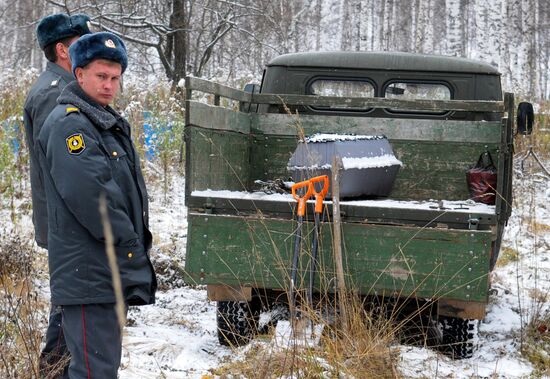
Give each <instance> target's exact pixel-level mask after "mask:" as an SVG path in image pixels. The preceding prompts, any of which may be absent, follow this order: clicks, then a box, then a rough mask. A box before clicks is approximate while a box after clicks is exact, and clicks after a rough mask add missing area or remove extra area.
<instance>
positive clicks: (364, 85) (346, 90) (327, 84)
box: [309, 79, 374, 112]
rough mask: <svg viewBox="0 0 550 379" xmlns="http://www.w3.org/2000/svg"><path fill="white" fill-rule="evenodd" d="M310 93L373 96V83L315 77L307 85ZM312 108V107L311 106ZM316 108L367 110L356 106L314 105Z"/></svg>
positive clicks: (339, 95)
mask: <svg viewBox="0 0 550 379" xmlns="http://www.w3.org/2000/svg"><path fill="white" fill-rule="evenodd" d="M309 90H310V93H311V94H312V95H318V96H338V97H374V85H373V84H372V83H370V82H368V81H362V80H345V79H344V80H340V79H317V80H315V81H314V82H312V83H311V84H310V86H309ZM312 108H313V107H312ZM314 109H318V110H345V111H363V112H365V111H368V110H369V109H367V108H358V107H342V106H338V107H315V108H314Z"/></svg>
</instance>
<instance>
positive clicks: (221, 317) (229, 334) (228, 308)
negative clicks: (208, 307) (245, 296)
mask: <svg viewBox="0 0 550 379" xmlns="http://www.w3.org/2000/svg"><path fill="white" fill-rule="evenodd" d="M259 317H260V307H257V306H256V302H247V301H218V310H217V312H216V320H217V324H218V341H219V342H220V344H221V345H224V346H242V345H246V344H247V343H248V342H249V341H250V340H251V339H252V337H254V335H255V334H256V332H257V328H258V321H259Z"/></svg>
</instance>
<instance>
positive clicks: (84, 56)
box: [69, 32, 128, 74]
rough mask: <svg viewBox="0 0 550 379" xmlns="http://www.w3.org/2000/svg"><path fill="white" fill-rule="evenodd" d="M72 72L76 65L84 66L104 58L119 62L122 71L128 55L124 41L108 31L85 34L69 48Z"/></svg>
mask: <svg viewBox="0 0 550 379" xmlns="http://www.w3.org/2000/svg"><path fill="white" fill-rule="evenodd" d="M69 54H70V56H71V62H72V66H73V67H72V69H73V74H74V72H75V70H76V68H77V67H84V66H86V65H87V64H88V63H90V62H92V61H94V60H96V59H106V60H108V61H113V62H117V63H120V65H121V66H122V72H123V73H124V71H125V70H126V67H127V66H128V55H127V54H126V46H125V45H124V42H122V40H121V39H120V38H119V37H117V36H116V35H114V34H112V33H108V32H99V33H93V34H87V35H85V36H83V37H82V38H79V39H78V41H76V42H75V43H73V44H72V45H71V47H70V48H69Z"/></svg>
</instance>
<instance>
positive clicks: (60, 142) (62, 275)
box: [37, 82, 157, 305]
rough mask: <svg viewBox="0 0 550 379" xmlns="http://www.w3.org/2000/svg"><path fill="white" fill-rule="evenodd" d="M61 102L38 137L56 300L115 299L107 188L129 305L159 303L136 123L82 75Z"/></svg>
mask: <svg viewBox="0 0 550 379" xmlns="http://www.w3.org/2000/svg"><path fill="white" fill-rule="evenodd" d="M58 103H59V105H58V106H56V107H55V108H54V110H53V111H52V113H51V114H50V115H49V116H48V118H47V120H46V122H45V123H44V125H43V127H42V130H41V131H40V135H39V137H38V140H37V142H38V143H37V153H38V155H39V161H40V164H41V167H42V173H43V176H44V184H45V189H46V196H47V200H48V227H49V233H48V251H49V266H50V287H51V294H52V303H54V304H58V305H71V304H100V303H114V302H115V296H114V292H113V286H112V284H111V271H110V269H109V265H108V261H107V256H106V253H105V242H104V241H105V236H104V233H103V225H102V221H101V217H100V213H99V198H100V194H105V195H106V198H107V204H108V213H109V220H110V223H111V227H112V231H113V237H114V244H115V250H116V255H117V262H118V266H119V271H120V275H121V280H122V289H123V293H124V298H125V300H126V301H127V303H128V304H129V305H142V304H150V303H153V302H154V295H155V291H156V287H157V283H156V278H155V274H154V271H153V267H152V265H151V262H150V260H149V255H148V251H149V249H150V247H151V240H152V237H151V233H150V232H149V229H148V218H149V215H148V202H147V190H146V188H145V182H144V180H143V176H142V173H141V169H140V165H139V157H138V155H137V152H136V150H135V148H134V146H133V144H132V142H131V139H130V126H129V124H128V122H126V120H124V119H123V118H122V117H121V116H120V115H119V114H118V113H117V112H116V111H115V110H113V109H112V108H111V107H102V106H100V105H98V104H97V103H95V102H94V101H93V100H92V99H90V98H89V97H88V96H87V95H86V94H85V93H84V92H83V91H82V89H81V88H80V86H79V85H78V83H77V82H72V83H70V84H69V85H67V86H66V87H65V89H64V90H63V92H62V93H61V95H60V97H59V99H58Z"/></svg>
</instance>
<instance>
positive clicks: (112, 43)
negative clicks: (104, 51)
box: [105, 39, 116, 49]
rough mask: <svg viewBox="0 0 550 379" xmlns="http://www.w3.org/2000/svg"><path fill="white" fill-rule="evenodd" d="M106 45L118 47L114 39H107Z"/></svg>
mask: <svg viewBox="0 0 550 379" xmlns="http://www.w3.org/2000/svg"><path fill="white" fill-rule="evenodd" d="M105 46H107V47H110V48H111V49H116V45H115V43H114V42H113V40H112V39H108V40H107V41H105Z"/></svg>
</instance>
